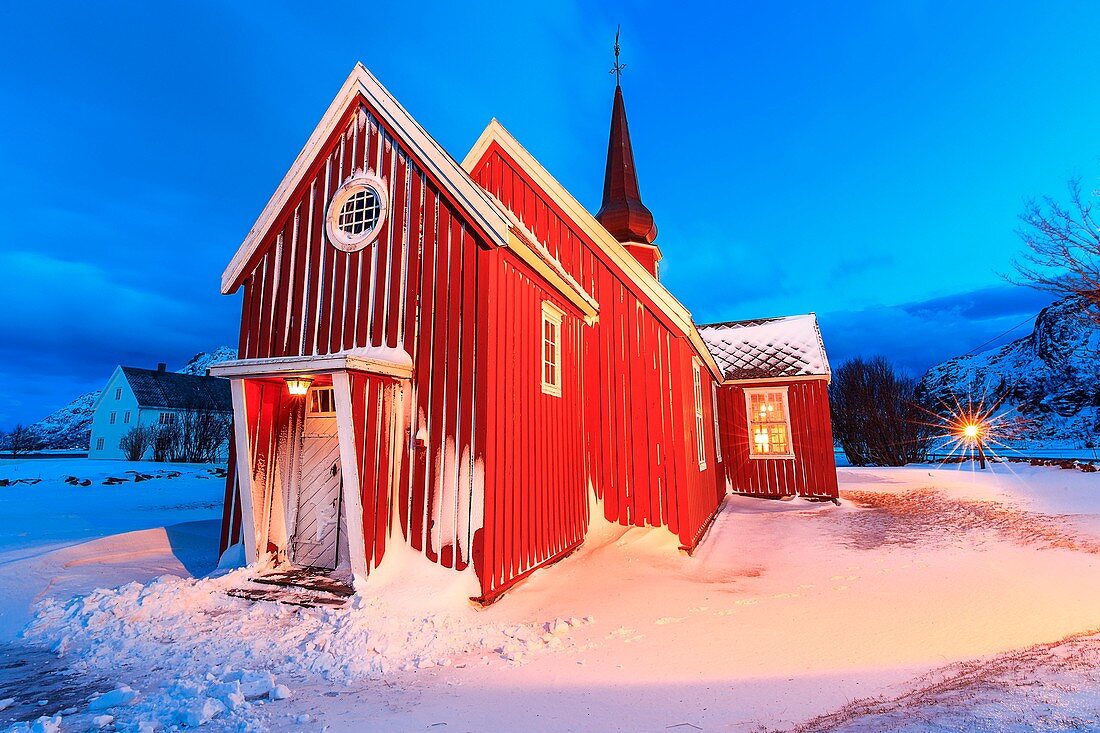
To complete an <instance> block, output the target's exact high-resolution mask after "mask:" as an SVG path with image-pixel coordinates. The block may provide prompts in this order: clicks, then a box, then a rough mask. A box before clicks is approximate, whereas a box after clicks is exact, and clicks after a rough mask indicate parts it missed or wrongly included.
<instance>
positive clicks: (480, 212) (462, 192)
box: [221, 63, 508, 294]
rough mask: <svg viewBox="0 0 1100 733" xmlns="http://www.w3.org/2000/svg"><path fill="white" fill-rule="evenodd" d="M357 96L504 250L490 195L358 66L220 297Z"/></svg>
mask: <svg viewBox="0 0 1100 733" xmlns="http://www.w3.org/2000/svg"><path fill="white" fill-rule="evenodd" d="M357 94H361V95H363V97H364V98H365V99H366V100H367V102H368V103H369V104H370V105H371V107H373V109H374V112H375V114H376V115H377V116H378V117H379V118H381V120H382V121H383V122H384V123H385V124H386V125H388V126H389V127H390V128H391V129H392V130H394V131H395V132H396V133H397V135H398V137H399V138H400V140H401V143H402V144H403V145H405V146H406V147H407V148H408V149H409V151H410V152H411V153H412V154H413V155H414V156H415V157H416V158H417V159H418V161H419V162H422V163H423V165H424V166H425V168H426V169H427V172H428V173H430V174H431V175H432V176H433V177H434V178H435V179H436V180H438V181H439V182H440V184H441V185H443V186H444V187H445V188H446V189H447V191H448V192H449V193H450V194H451V195H452V196H454V197H455V198H456V199H457V200H458V201H459V202H460V203H461V204H462V205H463V207H464V208H465V210H466V213H467V214H468V215H469V216H470V217H471V218H472V219H473V221H474V223H475V224H476V225H478V226H479V227H480V228H481V229H482V230H484V232H485V233H486V235H488V236H489V237H490V239H491V240H492V241H491V243H492V244H496V245H497V246H501V247H503V246H505V245H506V244H507V241H508V220H507V219H506V218H505V217H504V216H503V214H502V213H501V212H500V211H499V210H498V209H497V207H496V205H495V204H493V202H492V201H491V200H490V198H489V196H488V194H487V193H486V192H485V191H483V190H482V189H481V187H480V186H478V185H477V184H475V183H474V182H473V180H471V179H470V177H469V175H467V174H466V172H465V171H464V170H463V169H462V168H461V167H460V166H459V165H458V163H457V162H455V159H454V158H452V157H451V156H450V155H448V154H447V151H445V150H444V149H443V148H442V147H440V145H439V143H437V142H436V141H435V140H434V139H433V138H432V137H431V135H429V134H428V133H427V132H426V131H425V130H424V128H423V127H421V126H420V124H419V123H418V122H417V121H416V120H414V119H413V118H412V116H411V115H409V113H408V112H407V111H405V108H404V107H402V106H401V104H400V103H398V101H397V100H396V99H394V97H393V95H392V94H390V93H389V91H388V90H387V89H386V88H385V87H383V86H382V85H381V84H380V83H379V81H378V80H377V79H375V78H374V76H373V75H372V74H371V73H370V72H369V71H367V69H366V67H365V66H363V64H361V63H357V64H356V65H355V68H354V69H352V71H351V75H350V76H348V78H347V81H345V82H344V85H343V86H342V87H341V88H340V92H339V93H338V94H337V95H336V98H335V99H334V100H332V104H330V105H329V108H328V110H327V111H326V112H325V114H324V116H323V117H322V118H321V121H320V123H318V125H317V127H316V128H315V129H314V130H313V134H311V135H310V136H309V140H307V141H306V144H305V147H303V148H302V151H301V152H300V153H298V157H297V158H295V159H294V164H293V165H292V166H291V167H290V170H289V171H287V174H286V176H285V177H284V178H283V180H282V182H281V183H280V184H279V187H278V188H276V189H275V193H274V194H272V196H271V199H270V200H269V201H268V202H267V206H265V207H264V209H263V211H262V212H261V213H260V217H259V218H258V219H257V220H256V223H255V224H253V225H252V228H251V229H250V230H249V232H248V236H247V237H245V240H244V242H243V243H241V246H240V247H239V248H238V249H237V253H236V254H235V255H233V259H232V260H230V261H229V265H228V266H227V267H226V269H225V272H224V273H222V283H221V285H222V293H223V294H229V293H231V292H233V291H234V290H236V285H237V282H238V280H240V278H241V276H242V275H243V273H244V270H245V268H246V267H247V265H248V263H249V261H250V260H251V259H252V256H253V255H254V254H255V252H256V250H257V249H258V248H259V246H260V244H261V243H262V242H263V239H264V237H265V236H267V233H268V230H269V229H270V228H271V227H272V226H273V225H274V223H275V220H276V219H277V218H278V216H279V214H280V213H281V212H282V211H283V209H284V208H285V207H286V205H287V203H288V202H289V201H290V197H291V195H292V194H293V193H294V191H295V189H297V188H298V185H299V184H300V183H301V182H302V179H303V178H304V177H305V174H306V172H307V171H308V170H309V167H310V166H311V165H312V163H313V161H314V160H315V159H316V158H317V156H318V155H319V154H320V152H321V148H322V147H323V146H324V144H325V142H326V141H327V140H328V139H329V138H330V137H331V136H332V134H333V132H335V130H336V125H337V124H338V123H339V122H340V119H341V118H342V117H343V115H344V112H345V111H346V110H347V109H348V107H349V106H350V105H351V103H352V101H353V100H354V99H355V96H356V95H357Z"/></svg>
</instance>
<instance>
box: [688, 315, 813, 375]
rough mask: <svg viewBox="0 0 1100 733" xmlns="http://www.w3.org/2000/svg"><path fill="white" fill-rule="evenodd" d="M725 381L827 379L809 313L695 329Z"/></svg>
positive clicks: (729, 322)
mask: <svg viewBox="0 0 1100 733" xmlns="http://www.w3.org/2000/svg"><path fill="white" fill-rule="evenodd" d="M699 333H700V334H701V335H702V337H703V342H704V343H706V345H707V348H708V349H709V350H710V353H711V354H713V355H714V360H715V361H717V362H718V366H719V367H720V368H721V370H722V374H723V376H724V377H725V378H726V379H761V378H773V377H806V376H824V377H828V376H829V359H828V357H827V356H826V355H825V344H824V342H822V340H821V330H820V329H819V328H818V326H817V316H815V315H814V314H813V313H809V314H806V315H801V316H784V317H780V318H756V319H753V320H749V321H728V322H726V323H710V324H706V325H702V326H699Z"/></svg>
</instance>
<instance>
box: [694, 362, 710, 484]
mask: <svg viewBox="0 0 1100 733" xmlns="http://www.w3.org/2000/svg"><path fill="white" fill-rule="evenodd" d="M702 366H703V365H702V364H700V363H699V360H698V359H692V361H691V379H692V386H693V387H694V391H695V453H696V457H697V458H698V459H699V470H700V471H702V470H704V469H705V468H706V467H707V443H706V438H704V437H703V429H704V427H703V426H704V424H705V423H704V421H703V374H702Z"/></svg>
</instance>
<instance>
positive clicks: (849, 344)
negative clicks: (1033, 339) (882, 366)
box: [818, 285, 1053, 376]
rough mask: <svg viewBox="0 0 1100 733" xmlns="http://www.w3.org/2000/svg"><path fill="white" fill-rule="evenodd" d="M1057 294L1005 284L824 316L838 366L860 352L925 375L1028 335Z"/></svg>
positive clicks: (825, 335)
mask: <svg viewBox="0 0 1100 733" xmlns="http://www.w3.org/2000/svg"><path fill="white" fill-rule="evenodd" d="M1051 300H1053V298H1052V296H1051V295H1049V294H1047V293H1039V292H1036V291H1033V290H1030V289H1028V288H1022V287H1014V286H1011V285H1003V286H996V287H989V288H982V289H978V290H972V291H967V292H961V293H955V294H953V295H948V296H943V297H938V298H932V299H929V300H922V301H917V302H912V303H903V304H901V305H892V306H880V307H875V308H867V309H863V310H858V311H837V312H832V313H821V314H819V316H818V317H819V320H820V322H821V332H822V337H823V338H824V340H825V347H826V350H827V351H828V354H829V360H830V362H831V363H832V364H833V366H834V368H835V367H836V366H838V365H839V364H840V363H841V362H843V361H845V360H847V359H850V358H853V357H856V356H863V357H867V356H875V355H882V356H885V357H886V358H887V359H889V360H890V361H891V362H893V363H894V364H896V365H897V366H898V367H900V368H901V369H903V370H905V371H907V372H909V373H911V374H913V375H914V376H920V375H921V374H923V373H924V372H925V371H927V370H928V369H929V368H930V367H932V366H934V365H936V364H939V363H940V362H943V361H946V360H947V359H950V358H952V357H955V356H960V355H962V354H965V353H968V352H970V351H972V350H975V349H976V348H978V347H981V348H982V349H983V350H984V349H989V348H996V347H997V346H1000V345H1002V344H1005V343H1008V342H1009V341H1012V340H1015V339H1018V338H1020V337H1022V336H1026V335H1027V334H1028V333H1029V330H1030V325H1031V320H1032V319H1033V318H1034V316H1036V315H1038V312H1039V310H1040V309H1041V308H1043V307H1044V306H1046V305H1048V304H1049V303H1050V302H1051ZM1021 322H1022V323H1021ZM1006 331H1008V333H1005V332H1006ZM990 339H993V340H992V341H991V342H990V343H988V344H985V345H983V343H984V342H986V341H989V340H990Z"/></svg>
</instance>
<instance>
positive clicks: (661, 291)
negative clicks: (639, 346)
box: [462, 117, 722, 379]
mask: <svg viewBox="0 0 1100 733" xmlns="http://www.w3.org/2000/svg"><path fill="white" fill-rule="evenodd" d="M494 142H495V143H497V144H498V145H500V146H501V147H502V148H503V149H504V150H505V152H507V153H508V155H509V156H511V157H512V159H513V160H515V161H516V162H517V163H518V164H519V165H520V166H521V167H522V168H523V170H524V172H526V173H527V175H529V176H531V178H532V179H534V180H535V182H536V183H537V184H538V185H539V187H540V188H542V189H543V190H544V191H546V193H547V194H549V195H550V197H551V198H552V199H553V200H554V202H555V203H556V204H557V205H558V206H560V207H561V209H562V210H563V211H565V213H566V214H567V215H568V216H569V217H570V218H571V219H572V220H573V221H574V222H576V224H577V226H579V227H580V228H581V229H582V230H583V231H584V233H585V234H587V235H588V236H589V237H590V238H591V239H592V241H594V242H595V243H596V245H597V246H599V247H600V248H601V249H602V250H603V251H604V253H605V254H607V255H608V257H609V258H610V259H611V260H612V261H613V262H614V263H615V264H616V265H618V266H619V267H620V268H621V269H622V270H623V272H625V273H626V274H627V277H629V278H630V279H631V280H632V281H633V282H634V283H635V284H636V285H638V287H639V288H640V289H641V290H642V291H643V292H644V293H645V294H646V295H647V296H648V297H649V298H650V299H651V300H652V301H653V302H654V303H655V304H656V305H657V307H658V308H660V309H661V311H662V312H663V313H664V314H665V315H667V316H668V317H669V318H670V319H671V320H672V322H673V323H675V324H676V325H677V326H678V327H679V328H680V330H681V331H682V332H683V333H684V335H685V336H687V337H688V339H689V340H690V341H691V343H692V344H693V345H694V346H695V350H696V351H697V352H698V355H699V357H700V358H701V359H702V360H703V362H704V363H705V364H706V365H707V368H708V369H709V370H710V372H711V374H712V375H713V376H714V377H715V378H716V379H721V378H722V373H721V371H720V370H719V368H718V363H717V362H716V361H715V360H714V356H713V355H712V354H711V353H710V351H709V350H708V349H707V346H706V344H705V343H704V342H703V337H702V336H700V335H699V330H698V329H697V328H696V327H695V322H694V321H693V320H692V318H691V313H690V312H689V311H688V310H687V308H685V307H684V305H683V304H682V303H681V302H680V301H679V300H677V299H676V297H675V296H674V295H673V294H672V293H671V292H669V290H668V289H667V288H666V287H665V286H664V285H662V284H661V281H660V280H658V279H657V278H656V277H655V276H654V275H653V273H651V272H650V271H649V270H647V269H646V268H645V267H643V266H642V263H640V262H638V260H637V259H636V258H635V257H634V255H632V254H630V252H629V251H628V250H627V249H626V247H625V246H623V244H622V243H621V242H619V240H617V239H615V238H614V237H613V236H611V234H609V233H608V231H607V230H606V229H604V227H603V225H602V224H600V222H599V221H597V220H596V217H594V216H593V215H592V214H591V213H589V212H588V210H587V209H585V208H584V207H583V206H581V204H580V203H579V202H578V201H577V200H576V199H575V198H573V195H572V194H571V193H569V191H568V190H566V188H565V187H564V186H562V185H561V184H560V183H558V181H557V180H556V179H555V178H554V177H553V176H552V175H551V174H550V172H549V171H547V170H546V169H545V168H543V167H542V165H541V164H540V163H539V162H538V161H537V160H536V159H535V157H534V156H533V155H531V153H529V152H527V150H526V149H525V148H524V147H523V146H522V145H521V144H520V143H519V141H517V140H516V139H515V138H514V137H512V134H511V133H509V132H508V130H506V129H505V128H504V126H503V125H502V124H500V122H499V121H498V120H497V119H496V118H495V117H494V118H493V119H492V120H490V121H489V124H488V125H487V126H486V127H485V130H484V131H482V133H481V136H480V137H479V138H478V139H477V142H475V143H474V146H473V147H472V148H470V152H469V153H467V154H466V157H465V158H463V160H462V167H463V168H464V169H465V170H466V172H467V173H472V172H473V169H474V166H476V165H477V164H478V162H480V161H481V159H482V157H484V155H485V152H486V151H487V150H488V149H489V146H490V145H492V144H493V143H494ZM653 246H656V245H653ZM658 251H659V250H658Z"/></svg>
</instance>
